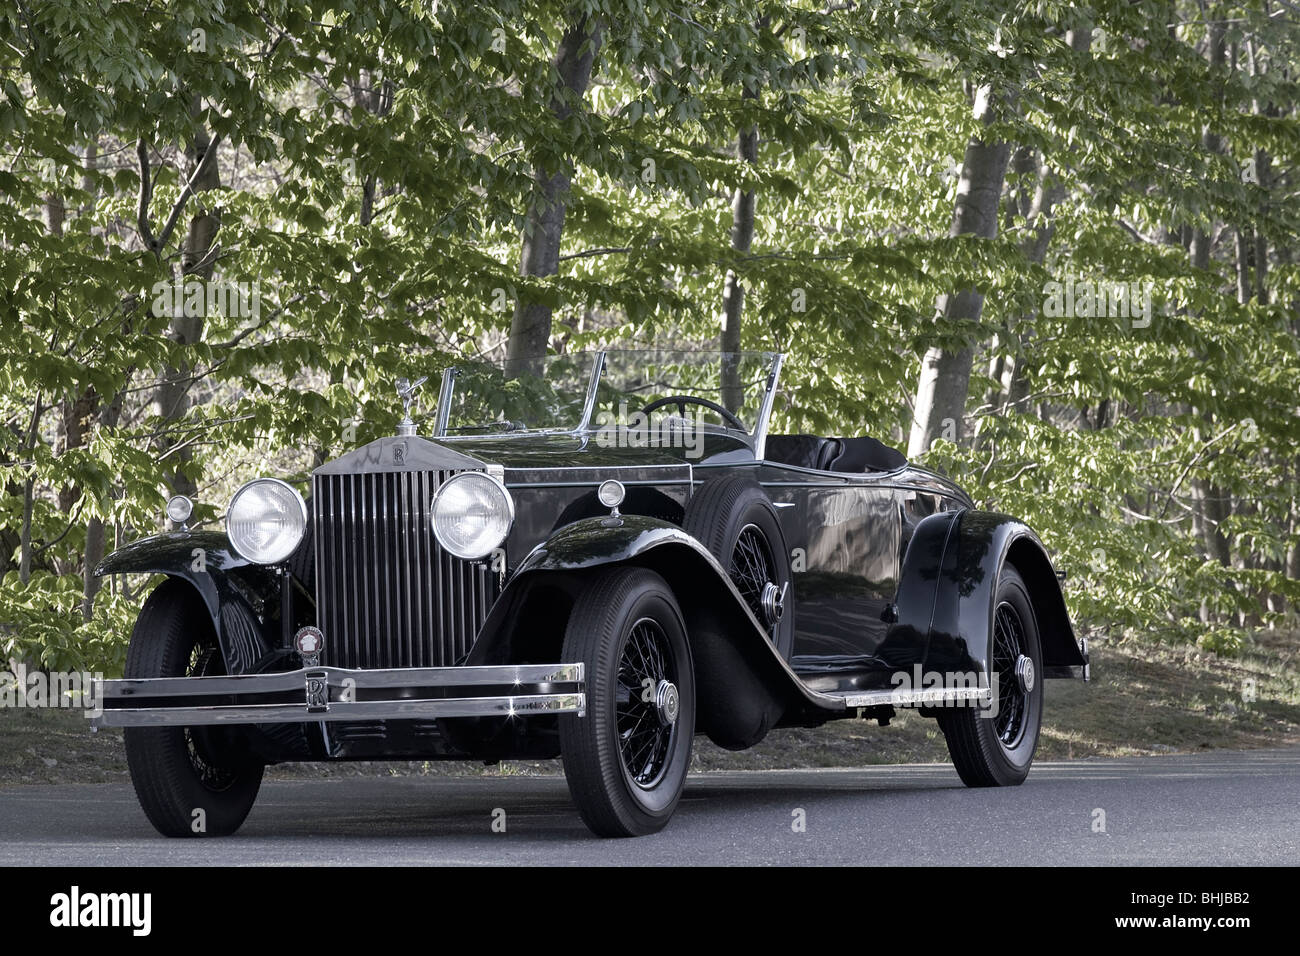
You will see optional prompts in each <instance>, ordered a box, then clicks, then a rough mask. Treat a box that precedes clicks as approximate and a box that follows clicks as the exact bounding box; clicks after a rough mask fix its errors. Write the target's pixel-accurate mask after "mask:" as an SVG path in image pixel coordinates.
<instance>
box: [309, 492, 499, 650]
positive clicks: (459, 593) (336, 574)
mask: <svg viewBox="0 0 1300 956" xmlns="http://www.w3.org/2000/svg"><path fill="white" fill-rule="evenodd" d="M452 474H454V472H450V471H410V472H381V473H372V474H353V475H331V474H318V475H316V476H315V478H314V479H313V482H312V515H313V520H314V521H315V524H316V527H315V537H316V618H317V625H318V626H319V627H320V629H321V630H322V631H323V632H324V633H325V649H324V653H323V655H322V663H325V664H332V665H334V666H336V667H441V666H447V665H452V664H456V663H458V662H459V661H460V660H461V658H463V657H464V656H465V654H467V653H468V652H469V646H470V643H471V642H472V641H473V639H474V635H475V634H476V633H477V632H478V629H479V627H480V625H482V623H483V620H484V618H486V617H487V612H488V610H489V608H490V607H491V606H492V603H493V602H494V601H495V600H496V597H497V583H496V581H497V576H496V575H495V574H493V573H492V572H491V571H490V570H489V569H488V567H487V566H485V565H482V564H475V563H472V562H469V561H463V560H461V559H459V558H456V557H454V556H453V555H451V554H448V553H447V552H446V551H444V550H443V549H442V548H441V547H440V546H439V545H438V543H437V541H436V540H435V538H434V536H433V529H432V527H431V526H430V522H429V506H430V502H431V501H432V499H433V493H434V492H435V491H436V490H437V489H438V486H439V485H440V484H442V482H444V481H445V480H447V479H448V478H450V477H451V475H452Z"/></svg>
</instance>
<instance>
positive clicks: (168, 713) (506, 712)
mask: <svg viewBox="0 0 1300 956" xmlns="http://www.w3.org/2000/svg"><path fill="white" fill-rule="evenodd" d="M93 686H94V697H93V698H92V699H93V700H94V701H95V702H96V705H97V706H96V711H97V713H95V714H94V715H93V716H92V717H91V723H93V724H94V725H95V726H98V727H144V726H149V727H157V726H181V727H189V726H198V725H200V724H286V723H314V722H316V721H321V720H393V719H397V720H400V719H403V718H414V719H419V718H427V717H516V716H518V717H526V716H529V715H533V714H577V715H578V716H579V717H581V716H584V715H585V714H586V710H587V695H586V691H585V684H584V680H583V665H581V664H510V665H504V666H498V667H420V668H396V669H392V670H349V669H346V668H342V667H305V668H303V669H302V670H296V671H285V672H281V673H275V674H243V675H239V676H235V677H158V678H147V679H124V680H105V681H96V682H95V683H94V685H93Z"/></svg>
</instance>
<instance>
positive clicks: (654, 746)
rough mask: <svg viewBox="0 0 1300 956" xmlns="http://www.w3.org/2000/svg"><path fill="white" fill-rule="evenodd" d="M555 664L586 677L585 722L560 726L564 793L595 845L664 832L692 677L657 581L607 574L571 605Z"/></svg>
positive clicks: (691, 720) (686, 758) (675, 617)
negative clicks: (598, 839)
mask: <svg viewBox="0 0 1300 956" xmlns="http://www.w3.org/2000/svg"><path fill="white" fill-rule="evenodd" d="M563 653H564V658H563V659H564V660H566V661H581V662H582V663H583V664H584V665H585V668H586V689H587V713H586V715H585V716H583V717H578V716H573V715H565V716H562V717H561V718H560V750H561V755H562V757H563V760H564V776H565V779H566V780H567V781H568V784H569V793H570V794H571V795H572V796H573V802H574V803H575V804H577V807H578V812H579V813H580V814H581V816H582V819H583V822H585V823H586V824H587V826H588V827H589V828H590V829H591V831H592V832H593V833H595V834H596V835H598V836H604V837H628V836H642V835H645V834H648V833H655V832H657V831H659V830H661V829H663V828H664V826H666V825H667V823H668V820H669V819H670V818H671V817H672V814H673V811H674V810H675V809H676V807H677V801H678V799H679V798H680V797H681V793H682V786H683V785H684V784H685V782H686V771H687V768H688V767H689V765H690V759H691V743H692V738H693V736H694V734H695V674H694V671H693V669H692V665H691V654H690V648H689V646H688V645H687V642H686V627H685V625H684V624H683V623H682V615H681V611H680V610H679V609H678V607H677V601H676V599H675V598H674V597H673V593H672V591H670V590H669V588H668V585H667V584H666V583H665V582H664V580H663V578H661V577H660V576H659V575H657V574H655V573H654V572H653V571H650V570H647V569H645V568H631V567H618V568H612V569H610V570H608V571H606V572H604V573H603V574H601V575H600V576H599V577H597V578H596V579H595V580H594V581H593V582H592V583H591V585H590V586H589V587H588V588H587V590H586V591H585V592H583V594H582V595H581V596H579V598H578V600H577V602H576V603H575V605H574V608H573V613H572V615H571V616H570V618H569V624H568V629H567V630H566V632H565V637H564V652H563Z"/></svg>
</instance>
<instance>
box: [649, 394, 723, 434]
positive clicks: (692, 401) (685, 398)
mask: <svg viewBox="0 0 1300 956" xmlns="http://www.w3.org/2000/svg"><path fill="white" fill-rule="evenodd" d="M665 405H676V406H677V414H679V415H681V416H682V417H683V418H685V417H686V406H687V405H703V406H704V407H705V408H707V409H709V410H710V411H714V412H717V413H718V414H719V415H721V416H722V420H723V421H724V422H726V423H727V425H728V426H730V427H731V428H735V429H737V430H739V431H742V432H748V431H749V429H748V428H746V427H745V423H744V422H742V421H741V420H740V419H739V418H737V417H736V416H735V415H733V414H731V412H729V411H727V410H726V409H725V408H723V407H722V406H721V405H719V404H718V403H717V402H711V401H709V400H708V399H707V398H696V397H695V396H694V395H665V396H664V397H663V398H656V399H655V400H654V401H653V402H651V403H650V404H649V405H647V406H646V407H645V408H643V409H641V414H642V415H649V414H650V413H651V412H653V411H654V410H655V409H657V408H663V407H664V406H665Z"/></svg>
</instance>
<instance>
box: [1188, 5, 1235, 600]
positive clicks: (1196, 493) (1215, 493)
mask: <svg viewBox="0 0 1300 956" xmlns="http://www.w3.org/2000/svg"><path fill="white" fill-rule="evenodd" d="M1212 16H1213V17H1214V19H1211V20H1210V22H1209V25H1208V31H1207V39H1206V55H1207V57H1208V58H1209V62H1210V68H1211V69H1212V70H1214V71H1215V72H1216V73H1217V71H1218V70H1219V69H1220V68H1221V67H1222V66H1223V64H1224V62H1225V56H1224V54H1225V43H1224V35H1225V24H1224V22H1223V20H1222V19H1220V18H1219V16H1220V11H1217V10H1216V12H1215V13H1213V14H1212ZM1221 145H1222V144H1221V140H1220V138H1219V135H1218V134H1217V133H1216V132H1215V131H1214V130H1213V129H1212V128H1211V127H1210V125H1209V124H1208V123H1207V124H1206V125H1205V127H1204V128H1203V130H1202V133H1201V147H1202V148H1203V149H1204V150H1205V151H1206V152H1207V153H1210V154H1213V153H1217V152H1219V150H1220V148H1221ZM1213 244H1214V236H1213V234H1212V233H1210V232H1204V231H1202V230H1199V229H1197V230H1194V231H1193V233H1192V240H1191V245H1190V247H1189V249H1188V257H1189V259H1190V261H1191V264H1192V266H1193V267H1194V268H1196V269H1201V270H1205V269H1209V268H1210V260H1211V254H1212V246H1213ZM1203 420H1204V421H1205V425H1206V428H1205V434H1210V433H1212V420H1211V416H1210V415H1209V414H1206V415H1204V416H1203ZM1195 436H1196V438H1197V441H1201V440H1202V433H1201V430H1200V429H1197V430H1196V432H1195ZM1192 499H1193V507H1194V508H1196V509H1197V511H1199V517H1200V522H1199V523H1200V530H1201V540H1202V543H1203V544H1204V546H1205V553H1206V554H1207V555H1209V557H1210V558H1212V559H1213V560H1215V561H1217V562H1219V563H1220V564H1221V565H1223V566H1224V567H1228V566H1229V564H1230V563H1231V555H1230V553H1229V548H1228V541H1227V538H1226V537H1224V534H1223V530H1222V522H1223V520H1224V519H1225V518H1226V517H1227V516H1228V514H1229V513H1230V512H1231V510H1232V509H1231V505H1230V504H1229V503H1228V502H1227V501H1226V495H1225V493H1224V492H1223V491H1222V490H1220V489H1219V488H1216V487H1215V486H1214V485H1213V483H1212V482H1210V481H1208V480H1207V479H1205V478H1199V477H1198V478H1195V479H1193V481H1192ZM1196 523H1197V522H1196V521H1195V513H1194V520H1193V525H1194V526H1195V524H1196ZM1201 616H1202V619H1207V618H1208V615H1207V614H1206V613H1204V612H1203V613H1202V615H1201Z"/></svg>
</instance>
